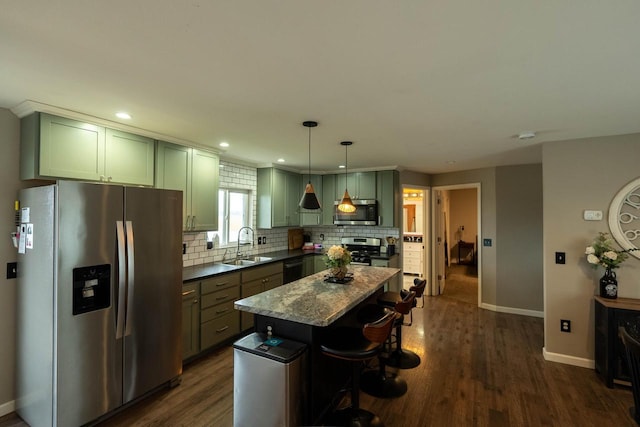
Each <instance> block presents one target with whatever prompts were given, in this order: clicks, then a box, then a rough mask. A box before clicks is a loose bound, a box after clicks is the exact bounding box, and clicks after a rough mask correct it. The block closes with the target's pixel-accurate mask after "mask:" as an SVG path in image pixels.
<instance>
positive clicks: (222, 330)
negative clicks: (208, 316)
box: [216, 326, 229, 334]
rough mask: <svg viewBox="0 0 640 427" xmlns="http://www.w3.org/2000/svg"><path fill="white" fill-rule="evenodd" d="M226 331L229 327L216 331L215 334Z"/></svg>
mask: <svg viewBox="0 0 640 427" xmlns="http://www.w3.org/2000/svg"><path fill="white" fill-rule="evenodd" d="M227 329H229V326H225V327H224V328H220V329H216V333H218V334H219V333H220V332H224V331H226V330H227Z"/></svg>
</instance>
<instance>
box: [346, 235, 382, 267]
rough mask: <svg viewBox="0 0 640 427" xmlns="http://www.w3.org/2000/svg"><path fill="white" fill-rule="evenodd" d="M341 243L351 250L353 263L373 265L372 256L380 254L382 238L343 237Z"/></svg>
mask: <svg viewBox="0 0 640 427" xmlns="http://www.w3.org/2000/svg"><path fill="white" fill-rule="evenodd" d="M341 243H342V247H344V248H345V249H347V250H348V251H350V252H351V264H354V265H371V256H372V255H373V256H379V255H380V245H381V244H382V240H381V239H378V238H375V237H343V238H342V240H341Z"/></svg>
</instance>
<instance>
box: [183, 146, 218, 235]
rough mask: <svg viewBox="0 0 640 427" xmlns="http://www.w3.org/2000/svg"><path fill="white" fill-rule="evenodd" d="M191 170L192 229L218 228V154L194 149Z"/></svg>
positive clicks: (207, 229) (213, 229)
mask: <svg viewBox="0 0 640 427" xmlns="http://www.w3.org/2000/svg"><path fill="white" fill-rule="evenodd" d="M192 165H193V169H192V172H191V227H190V228H189V229H190V230H192V231H215V230H217V229H218V179H219V178H218V167H219V159H218V156H217V155H215V154H213V153H209V152H206V151H201V150H196V149H193V162H192Z"/></svg>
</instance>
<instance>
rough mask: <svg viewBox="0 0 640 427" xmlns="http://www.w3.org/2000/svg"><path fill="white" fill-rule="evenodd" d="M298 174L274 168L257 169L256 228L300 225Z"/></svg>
mask: <svg viewBox="0 0 640 427" xmlns="http://www.w3.org/2000/svg"><path fill="white" fill-rule="evenodd" d="M300 183H301V182H300V174H297V173H293V172H288V171H285V170H282V169H276V168H259V169H258V188H257V190H258V191H257V192H258V202H257V204H258V218H257V226H258V228H272V227H289V226H298V225H300V214H299V213H298V202H299V201H300V197H302V187H301V185H300Z"/></svg>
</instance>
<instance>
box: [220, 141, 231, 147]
mask: <svg viewBox="0 0 640 427" xmlns="http://www.w3.org/2000/svg"><path fill="white" fill-rule="evenodd" d="M228 146H229V143H228V142H226V141H222V142H221V143H220V147H224V148H227V147H228Z"/></svg>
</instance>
